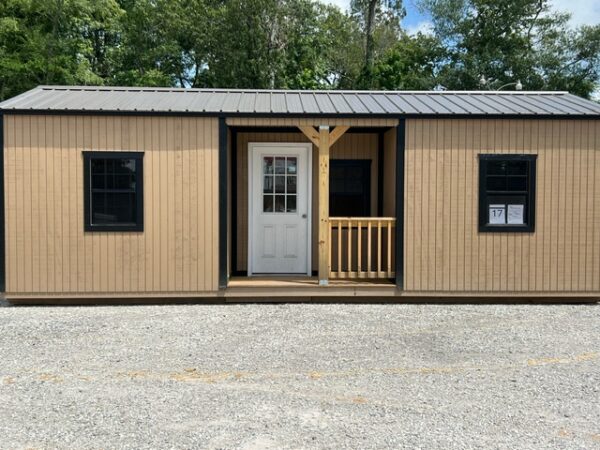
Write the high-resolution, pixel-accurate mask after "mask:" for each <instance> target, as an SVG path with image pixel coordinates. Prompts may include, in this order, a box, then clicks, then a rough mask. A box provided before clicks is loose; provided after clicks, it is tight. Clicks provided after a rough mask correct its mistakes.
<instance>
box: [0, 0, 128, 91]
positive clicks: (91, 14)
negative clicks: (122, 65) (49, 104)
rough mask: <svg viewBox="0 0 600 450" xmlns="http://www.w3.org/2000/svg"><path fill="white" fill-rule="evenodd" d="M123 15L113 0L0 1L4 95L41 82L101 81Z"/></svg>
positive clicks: (0, 75)
mask: <svg viewBox="0 0 600 450" xmlns="http://www.w3.org/2000/svg"><path fill="white" fill-rule="evenodd" d="M120 13H121V10H120V8H119V7H118V5H117V4H116V3H115V2H114V1H113V0H100V1H97V2H96V1H91V0H44V1H34V0H6V1H4V2H2V3H0V98H7V97H11V96H13V95H16V94H18V93H20V92H23V91H25V90H27V89H30V88H32V87H34V86H36V85H39V84H102V83H103V79H102V76H101V75H99V74H98V72H104V71H106V70H107V59H106V57H107V55H108V53H109V52H110V51H111V50H110V49H111V48H113V47H114V45H115V39H116V36H115V34H114V30H113V29H112V26H113V25H114V24H115V23H116V21H117V20H118V17H119V14H120Z"/></svg>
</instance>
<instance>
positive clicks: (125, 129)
mask: <svg viewBox="0 0 600 450" xmlns="http://www.w3.org/2000/svg"><path fill="white" fill-rule="evenodd" d="M4 127H5V136H6V138H5V149H4V151H5V164H6V171H5V189H6V222H7V226H6V249H7V260H6V268H7V295H8V296H9V297H10V296H14V295H19V294H22V295H27V294H40V295H60V294H69V295H74V294H82V295H90V294H107V295H110V294H115V295H121V294H124V295H127V294H138V295H140V294H141V295H143V294H144V293H148V294H150V293H173V294H177V293H188V294H191V293H195V292H197V293H206V292H210V291H216V290H217V244H216V242H217V241H218V235H217V233H218V228H217V223H216V222H217V217H218V214H217V207H218V204H217V197H218V195H217V173H218V168H217V164H218V158H217V153H218V137H217V121H216V119H210V118H167V117H134V116H131V117H124V116H119V117H111V116H95V117H94V116H58V115H56V116H41V115H33V116H11V115H5V117H4ZM84 150H102V151H144V152H145V154H144V231H143V232H141V233H138V232H104V233H100V232H97V233H90V232H84V231H83V156H82V151H84Z"/></svg>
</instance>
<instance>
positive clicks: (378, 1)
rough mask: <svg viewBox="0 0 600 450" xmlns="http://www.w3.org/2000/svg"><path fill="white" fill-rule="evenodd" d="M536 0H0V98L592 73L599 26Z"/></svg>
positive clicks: (577, 79) (592, 79)
mask: <svg viewBox="0 0 600 450" xmlns="http://www.w3.org/2000/svg"><path fill="white" fill-rule="evenodd" d="M548 2H549V0H503V1H498V0H421V4H422V7H423V8H425V9H426V10H427V11H428V12H429V13H430V15H431V16H432V17H433V21H434V28H435V31H434V34H433V35H432V36H425V35H421V34H419V35H416V36H410V35H407V34H406V33H405V32H404V31H403V30H402V28H401V19H402V18H403V17H404V15H405V10H404V7H403V2H402V1H401V0H352V2H351V11H350V13H344V12H342V11H340V10H339V9H338V8H336V7H333V6H330V5H325V4H323V3H320V2H318V1H316V0H2V1H1V2H0V99H5V98H8V97H11V96H14V95H17V94H19V93H21V92H23V91H25V90H27V89H30V88H32V87H34V86H36V85H39V84H90V85H91V84H94V85H102V84H106V85H127V86H142V85H143V86H183V87H230V88H289V89H432V88H434V87H435V86H438V85H443V86H445V87H447V88H451V89H478V88H480V86H479V79H480V77H481V75H485V76H486V77H487V78H488V79H490V80H492V81H491V83H490V84H488V85H487V86H486V88H490V89H493V88H498V87H500V86H502V85H503V84H505V83H509V82H513V81H515V80H516V79H520V80H521V81H522V83H523V85H524V87H525V89H561V90H562V89H564V90H569V91H571V92H574V93H576V94H579V95H581V96H586V97H587V96H589V95H590V94H591V93H592V92H593V91H594V90H595V89H597V88H598V80H599V78H600V74H599V71H600V26H594V27H581V28H579V29H576V30H574V29H570V28H569V27H568V25H567V21H568V16H567V15H564V14H562V15H561V14H556V13H553V12H552V11H550V8H549V3H548Z"/></svg>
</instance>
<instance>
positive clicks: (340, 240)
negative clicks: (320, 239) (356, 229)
mask: <svg viewBox="0 0 600 450" xmlns="http://www.w3.org/2000/svg"><path fill="white" fill-rule="evenodd" d="M337 226H338V278H341V277H342V221H341V220H338V224H337Z"/></svg>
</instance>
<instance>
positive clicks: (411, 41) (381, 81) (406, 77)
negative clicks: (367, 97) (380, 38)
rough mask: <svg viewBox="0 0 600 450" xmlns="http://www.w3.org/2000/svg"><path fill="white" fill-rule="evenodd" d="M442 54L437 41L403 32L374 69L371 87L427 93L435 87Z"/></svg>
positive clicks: (433, 38)
mask: <svg viewBox="0 0 600 450" xmlns="http://www.w3.org/2000/svg"><path fill="white" fill-rule="evenodd" d="M443 56H444V51H443V49H442V48H441V46H440V45H439V42H438V41H437V39H436V38H435V37H433V36H426V35H423V34H421V33H419V34H417V35H416V36H414V37H413V36H409V35H407V34H406V33H403V34H402V35H401V36H400V38H399V40H398V42H397V43H396V45H394V46H393V47H392V48H391V49H389V50H388V51H387V52H386V53H385V55H383V56H382V57H381V58H380V60H379V61H378V62H377V63H376V64H375V66H374V67H373V87H374V88H376V89H383V90H401V89H413V90H429V89H433V88H434V87H435V86H436V85H437V78H436V71H437V68H438V66H439V63H440V61H441V59H442V58H443Z"/></svg>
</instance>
